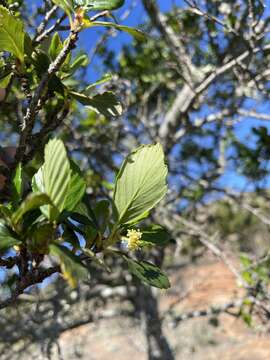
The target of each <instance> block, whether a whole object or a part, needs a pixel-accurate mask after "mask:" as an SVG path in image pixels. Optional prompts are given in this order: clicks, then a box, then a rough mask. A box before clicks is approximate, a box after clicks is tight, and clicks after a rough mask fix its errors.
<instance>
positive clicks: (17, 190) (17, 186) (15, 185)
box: [12, 163, 23, 203]
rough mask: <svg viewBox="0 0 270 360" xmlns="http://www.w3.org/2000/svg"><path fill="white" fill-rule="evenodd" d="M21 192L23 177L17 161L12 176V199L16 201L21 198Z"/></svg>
mask: <svg viewBox="0 0 270 360" xmlns="http://www.w3.org/2000/svg"><path fill="white" fill-rule="evenodd" d="M22 192H23V177H22V164H21V163H19V164H18V165H17V167H16V170H15V173H14V175H13V178H12V199H13V202H15V203H17V202H18V201H19V200H21V196H22Z"/></svg>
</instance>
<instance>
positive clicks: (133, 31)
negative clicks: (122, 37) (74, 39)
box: [83, 19, 146, 41]
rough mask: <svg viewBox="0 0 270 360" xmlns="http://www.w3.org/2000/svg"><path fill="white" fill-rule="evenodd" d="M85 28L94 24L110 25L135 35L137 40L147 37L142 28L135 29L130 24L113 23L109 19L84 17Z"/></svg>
mask: <svg viewBox="0 0 270 360" xmlns="http://www.w3.org/2000/svg"><path fill="white" fill-rule="evenodd" d="M83 24H84V28H90V27H93V26H102V27H109V28H113V29H116V30H119V31H124V32H125V33H127V34H129V35H131V36H133V37H134V38H135V39H136V40H139V41H144V40H145V39H146V34H145V33H143V32H142V31H141V30H138V29H135V28H133V27H130V26H125V25H119V24H116V23H112V22H109V21H90V20H88V19H84V23H83Z"/></svg>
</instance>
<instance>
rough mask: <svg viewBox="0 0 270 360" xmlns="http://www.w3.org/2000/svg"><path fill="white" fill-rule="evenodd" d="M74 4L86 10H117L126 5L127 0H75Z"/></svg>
mask: <svg viewBox="0 0 270 360" xmlns="http://www.w3.org/2000/svg"><path fill="white" fill-rule="evenodd" d="M73 3H74V6H80V7H83V8H85V9H86V10H93V11H102V10H116V9H119V8H120V7H121V6H123V5H124V3H125V0H73Z"/></svg>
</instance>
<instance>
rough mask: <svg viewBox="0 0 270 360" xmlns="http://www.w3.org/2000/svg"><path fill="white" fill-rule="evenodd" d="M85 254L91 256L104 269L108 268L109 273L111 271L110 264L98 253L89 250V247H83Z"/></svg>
mask: <svg viewBox="0 0 270 360" xmlns="http://www.w3.org/2000/svg"><path fill="white" fill-rule="evenodd" d="M82 250H83V252H84V254H85V255H87V256H89V257H90V258H91V259H92V260H93V261H94V262H95V263H96V264H97V265H99V266H100V267H102V268H103V269H104V270H106V271H107V272H108V273H111V272H112V271H111V269H110V268H109V267H108V265H107V264H106V263H105V262H104V260H102V259H101V258H99V257H97V256H96V254H95V253H94V252H93V251H91V250H89V249H86V248H84V249H82Z"/></svg>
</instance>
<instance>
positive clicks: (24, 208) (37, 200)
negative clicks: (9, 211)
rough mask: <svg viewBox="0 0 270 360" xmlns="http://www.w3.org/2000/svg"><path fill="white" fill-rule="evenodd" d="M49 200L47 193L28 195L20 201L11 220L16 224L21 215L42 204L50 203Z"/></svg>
mask: <svg viewBox="0 0 270 360" xmlns="http://www.w3.org/2000/svg"><path fill="white" fill-rule="evenodd" d="M51 203H52V202H51V200H50V198H49V196H48V195H46V194H43V193H33V194H30V195H28V197H27V198H26V199H25V200H24V201H23V202H22V204H21V205H20V207H19V208H18V209H17V210H16V211H15V213H13V215H12V222H13V223H14V224H17V223H18V222H19V221H20V220H21V218H22V217H23V215H24V214H25V213H27V212H28V211H31V210H34V209H37V208H39V207H41V206H43V205H46V204H51Z"/></svg>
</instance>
